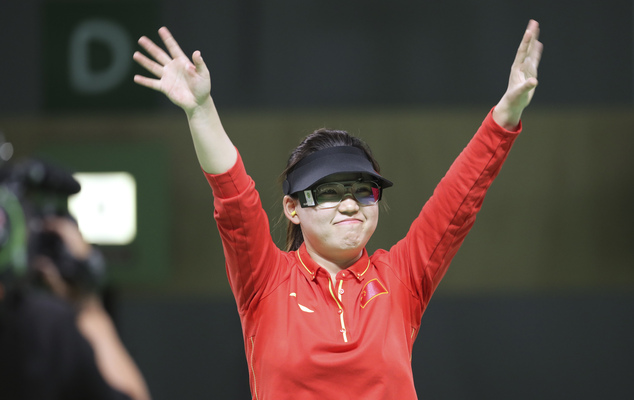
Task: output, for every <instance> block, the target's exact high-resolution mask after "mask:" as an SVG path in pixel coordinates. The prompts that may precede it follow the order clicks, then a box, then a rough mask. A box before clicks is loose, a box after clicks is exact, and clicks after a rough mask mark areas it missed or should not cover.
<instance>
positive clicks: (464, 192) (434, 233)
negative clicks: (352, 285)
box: [389, 110, 521, 317]
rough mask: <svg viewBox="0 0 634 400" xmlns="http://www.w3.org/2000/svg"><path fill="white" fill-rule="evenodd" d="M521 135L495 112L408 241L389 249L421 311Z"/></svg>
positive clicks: (453, 168)
mask: <svg viewBox="0 0 634 400" xmlns="http://www.w3.org/2000/svg"><path fill="white" fill-rule="evenodd" d="M520 132H521V124H520V126H519V127H518V129H517V131H516V132H510V131H507V130H505V129H504V128H502V127H500V126H499V125H498V124H497V123H496V122H495V121H494V120H493V117H492V110H491V112H489V114H488V115H487V117H486V118H485V120H484V121H483V123H482V125H481V126H480V128H479V129H478V131H477V132H476V134H475V136H474V137H473V138H472V139H471V141H470V142H469V144H468V145H467V147H466V148H465V149H464V150H463V151H462V152H461V153H460V155H459V156H458V158H457V159H456V160H455V161H454V163H453V164H452V165H451V167H450V168H449V171H448V172H447V174H446V175H445V176H444V178H443V179H442V180H441V181H440V183H439V184H438V186H437V187H436V189H435V190H434V193H433V195H432V196H431V198H430V199H429V200H428V201H427V202H426V203H425V205H424V207H423V209H422V211H421V213H420V214H419V216H418V217H417V218H416V219H415V220H414V222H413V223H412V225H411V227H410V230H409V231H408V233H407V235H406V236H405V238H404V239H403V240H401V241H400V242H398V243H397V244H396V245H394V246H393V247H392V249H390V251H389V259H390V264H391V266H392V268H394V269H395V272H396V273H397V275H398V276H400V277H401V279H402V280H403V282H404V283H405V284H406V285H409V286H410V290H411V291H412V292H413V294H414V296H416V298H418V299H419V300H420V301H421V302H422V309H421V310H424V309H425V307H426V306H427V304H428V303H429V300H430V298H431V296H432V294H433V292H434V290H435V289H436V287H437V286H438V284H439V283H440V280H441V279H442V278H443V276H444V275H445V273H446V272H447V268H448V267H449V264H450V262H451V260H452V259H453V257H454V256H455V254H456V252H457V251H458V249H459V248H460V246H461V245H462V243H463V241H464V239H465V237H466V235H467V233H468V232H469V230H470V229H471V227H472V226H473V224H474V222H475V218H476V214H477V213H478V211H480V208H481V207H482V202H483V200H484V197H485V194H486V192H487V190H488V189H489V187H490V186H491V183H492V182H493V180H494V179H495V177H496V176H497V175H498V173H499V172H500V169H501V168H502V164H503V163H504V161H505V160H506V157H507V156H508V154H509V151H510V150H511V146H512V145H513V142H514V141H515V139H516V138H517V136H518V135H519V133H520ZM421 317H422V315H421Z"/></svg>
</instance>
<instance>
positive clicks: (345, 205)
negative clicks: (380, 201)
mask: <svg viewBox="0 0 634 400" xmlns="http://www.w3.org/2000/svg"><path fill="white" fill-rule="evenodd" d="M360 207H361V206H360V205H359V202H357V200H356V199H355V198H354V196H352V194H350V193H346V194H345V195H344V196H343V199H341V203H339V207H338V209H339V212H340V213H342V214H356V213H357V211H359V208H360Z"/></svg>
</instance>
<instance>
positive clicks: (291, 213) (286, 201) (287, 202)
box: [282, 195, 299, 225]
mask: <svg viewBox="0 0 634 400" xmlns="http://www.w3.org/2000/svg"><path fill="white" fill-rule="evenodd" d="M282 207H284V215H285V216H286V218H288V220H289V221H291V222H292V223H294V224H295V225H298V224H299V216H298V215H297V209H298V208H299V203H298V202H297V200H295V199H293V198H292V197H291V196H288V195H286V196H284V198H283V199H282Z"/></svg>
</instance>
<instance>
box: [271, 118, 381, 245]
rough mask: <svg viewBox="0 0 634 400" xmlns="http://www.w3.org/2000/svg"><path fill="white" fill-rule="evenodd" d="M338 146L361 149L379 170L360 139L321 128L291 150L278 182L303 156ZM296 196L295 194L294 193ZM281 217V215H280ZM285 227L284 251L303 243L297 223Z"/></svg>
mask: <svg viewBox="0 0 634 400" xmlns="http://www.w3.org/2000/svg"><path fill="white" fill-rule="evenodd" d="M338 146H354V147H357V148H359V149H361V150H363V151H364V152H365V154H366V156H367V157H368V160H370V162H371V163H372V167H373V168H374V170H375V171H376V172H377V173H380V172H381V169H380V167H379V163H378V162H377V161H376V160H375V159H374V156H373V155H372V151H371V150H370V148H369V147H368V145H367V144H366V143H365V142H364V141H363V140H361V139H359V138H357V137H355V136H352V135H351V134H349V133H348V132H346V131H340V130H331V129H326V128H321V129H318V130H316V131H314V132H313V133H311V134H310V135H308V136H306V137H305V138H304V140H302V142H301V143H300V144H299V145H298V146H297V147H296V148H295V150H293V152H292V153H291V155H290V157H289V158H288V162H287V164H286V168H285V169H284V171H282V174H281V176H280V182H283V181H284V180H285V179H286V176H287V175H288V173H289V172H290V171H291V170H292V169H293V168H294V167H295V165H297V163H298V162H300V161H301V160H302V159H303V158H304V157H306V156H308V155H310V154H313V153H314V152H316V151H319V150H323V149H327V148H330V147H338ZM295 196H296V195H295ZM282 218H283V217H282ZM287 223H288V225H287V227H286V251H294V250H297V249H299V247H300V246H301V245H302V243H304V236H303V235H302V229H301V227H300V226H299V225H296V224H294V223H292V222H291V221H287Z"/></svg>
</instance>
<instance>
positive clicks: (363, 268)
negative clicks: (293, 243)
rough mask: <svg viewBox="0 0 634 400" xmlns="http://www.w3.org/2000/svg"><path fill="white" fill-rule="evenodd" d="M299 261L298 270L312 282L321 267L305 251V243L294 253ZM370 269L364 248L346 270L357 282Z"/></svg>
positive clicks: (368, 258)
mask: <svg viewBox="0 0 634 400" xmlns="http://www.w3.org/2000/svg"><path fill="white" fill-rule="evenodd" d="M295 253H296V254H297V259H298V261H299V265H298V268H299V269H300V271H302V273H303V274H304V276H306V278H307V279H308V280H314V279H315V276H316V275H317V271H318V270H319V269H321V268H322V267H321V266H320V265H319V264H317V263H316V262H315V261H314V260H313V259H312V257H311V256H310V254H308V250H307V249H306V243H302V245H301V246H300V248H299V249H298V250H296V252H295ZM369 269H370V257H369V256H368V251H367V250H366V249H365V248H364V249H363V252H362V254H361V257H360V258H359V259H358V260H357V261H356V262H355V263H354V264H352V265H351V266H350V267H348V268H346V270H347V271H349V272H350V273H352V275H354V276H355V277H356V278H357V279H358V280H359V281H362V280H363V279H364V278H365V274H366V273H367V272H368V270H369Z"/></svg>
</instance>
